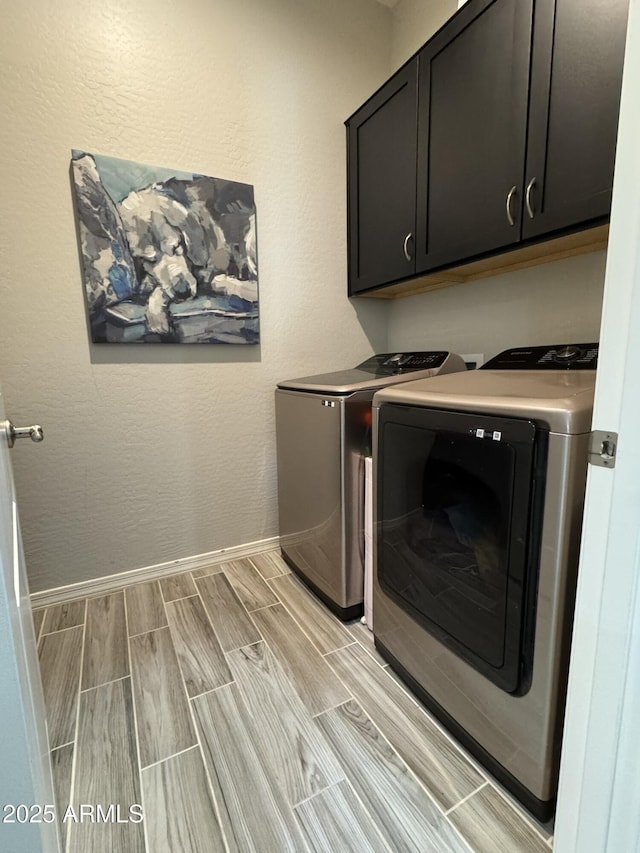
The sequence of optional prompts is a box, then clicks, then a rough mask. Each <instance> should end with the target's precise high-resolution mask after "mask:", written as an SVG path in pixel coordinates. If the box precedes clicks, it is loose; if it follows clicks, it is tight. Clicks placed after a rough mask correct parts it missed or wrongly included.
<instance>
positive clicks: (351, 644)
mask: <svg viewBox="0 0 640 853" xmlns="http://www.w3.org/2000/svg"><path fill="white" fill-rule="evenodd" d="M355 645H359V644H358V641H357V640H356V639H355V637H354V639H353V640H352V641H351V642H350V643H345V644H344V646H338V648H337V649H331V651H329V652H320V654H321V655H322V657H323V658H326V656H327V655H330V654H333V652H339V651H341V650H342V649H348V648H349V647H350V646H355ZM318 651H320V649H318ZM365 651H366V649H365Z"/></svg>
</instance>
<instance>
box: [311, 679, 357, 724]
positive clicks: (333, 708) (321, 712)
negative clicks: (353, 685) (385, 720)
mask: <svg viewBox="0 0 640 853" xmlns="http://www.w3.org/2000/svg"><path fill="white" fill-rule="evenodd" d="M342 683H343V684H344V682H342ZM347 689H348V688H347ZM349 702H358V700H357V699H356V698H355V696H354V695H353V694H351V698H350V699H345V700H344V701H343V702H340V703H339V704H338V705H333V706H332V707H331V708H324V709H323V710H322V711H318V713H317V714H312V716H311V719H312V720H317V719H318V717H321V716H322V715H323V714H328V713H330V712H331V711H337V710H338V708H342V706H343V705H347V704H348V703H349ZM358 704H359V705H360V703H359V702H358ZM360 707H362V705H360ZM363 710H364V709H363Z"/></svg>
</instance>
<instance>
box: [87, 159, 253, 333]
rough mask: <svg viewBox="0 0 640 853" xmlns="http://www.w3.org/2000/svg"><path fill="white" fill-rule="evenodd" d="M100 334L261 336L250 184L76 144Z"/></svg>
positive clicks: (94, 329)
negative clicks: (80, 147)
mask: <svg viewBox="0 0 640 853" xmlns="http://www.w3.org/2000/svg"><path fill="white" fill-rule="evenodd" d="M71 163H72V175H73V185H74V189H75V197H76V209H77V215H78V230H79V238H80V251H81V255H82V266H83V275H84V287H85V294H86V300H87V309H88V313H89V324H90V328H91V338H92V340H93V342H94V343H209V344H256V343H258V342H259V340H260V331H259V318H258V260H257V253H256V209H255V204H254V197H253V187H252V186H251V185H250V184H243V183H238V182H237V181H227V180H223V179H222V178H209V177H207V176H205V175H199V174H193V173H190V172H180V171H177V170H175V169H165V168H159V167H154V166H146V165H144V164H141V163H133V162H130V161H129V160H120V159H117V158H115V157H105V156H102V155H99V154H88V153H86V152H84V151H73V152H72V161H71Z"/></svg>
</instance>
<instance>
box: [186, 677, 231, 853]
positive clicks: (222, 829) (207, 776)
mask: <svg viewBox="0 0 640 853" xmlns="http://www.w3.org/2000/svg"><path fill="white" fill-rule="evenodd" d="M232 683H234V682H232ZM228 686H229V685H228V684H222V685H221V687H228ZM215 689H216V690H220V687H216V688H215ZM208 692H209V693H211V692H212V691H208ZM200 695H201V696H205V695H206V694H205V693H201V694H200ZM193 698H194V699H198V698H199V697H198V696H194V697H193ZM188 704H189V713H190V714H191V722H192V723H193V727H194V730H195V733H196V741H197V743H196V746H197V747H198V750H199V752H200V760H201V761H202V766H203V768H204V775H205V779H206V780H207V785H208V786H209V795H210V796H211V802H212V803H213V810H214V812H215V816H216V820H217V821H218V826H219V827H220V834H221V836H222V843H223V844H224V846H225V850H227V851H230V850H231V848H230V846H229V842H228V841H227V832H226V829H225V822H224V821H223V820H222V806H221V805H220V804H219V803H218V800H217V798H216V795H215V789H214V786H213V782H212V780H211V774H210V773H209V765H208V763H207V760H206V758H205V755H204V749H203V748H202V738H201V737H200V729H199V727H198V721H197V720H196V712H195V709H194V706H193V705H192V704H191V699H190V700H189V702H188ZM227 814H228V813H227ZM229 823H230V824H231V816H230V815H229ZM232 828H233V827H232Z"/></svg>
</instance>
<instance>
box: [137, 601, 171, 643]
mask: <svg viewBox="0 0 640 853" xmlns="http://www.w3.org/2000/svg"><path fill="white" fill-rule="evenodd" d="M162 604H163V606H164V601H163V602H162ZM168 627H169V625H168V624H167V625H161V626H160V627H159V628H150V629H149V630H148V631H140V632H138V633H137V634H129V635H128V636H127V640H133V639H134V638H135V637H144V636H145V634H155V632H156V631H165V630H166V629H167V628H168Z"/></svg>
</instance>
